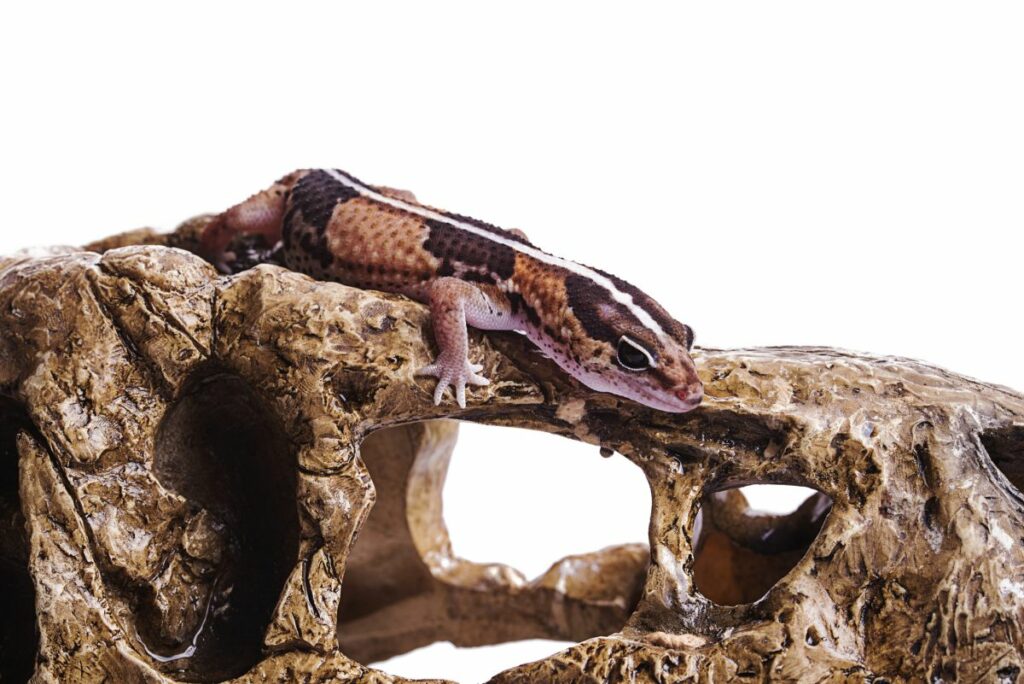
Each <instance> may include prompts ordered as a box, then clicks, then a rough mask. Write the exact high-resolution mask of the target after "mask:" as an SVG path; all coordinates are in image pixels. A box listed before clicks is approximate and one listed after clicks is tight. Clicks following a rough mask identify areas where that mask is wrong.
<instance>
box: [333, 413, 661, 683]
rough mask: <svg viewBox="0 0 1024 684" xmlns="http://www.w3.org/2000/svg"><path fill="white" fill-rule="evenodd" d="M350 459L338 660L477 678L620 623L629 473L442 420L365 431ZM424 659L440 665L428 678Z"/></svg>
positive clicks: (637, 569) (532, 439)
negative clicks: (363, 489) (366, 478)
mask: <svg viewBox="0 0 1024 684" xmlns="http://www.w3.org/2000/svg"><path fill="white" fill-rule="evenodd" d="M456 438H457V439H458V442H457V445H456ZM453 451H454V452H455V453H456V454H457V455H456V456H455V458H454V462H453V463H450V460H451V458H452V453H453ZM360 456H361V458H362V461H363V463H364V464H365V465H366V467H367V469H368V471H369V473H370V476H371V478H372V480H373V483H374V488H375V490H376V502H375V504H374V507H373V509H372V511H371V512H370V515H369V516H368V518H367V520H366V522H365V523H364V524H363V526H362V528H361V529H360V532H359V537H358V539H357V541H356V544H355V546H354V547H353V549H352V552H351V554H350V556H349V559H348V563H347V565H346V568H345V579H344V582H343V584H342V596H341V608H340V611H339V641H340V643H341V647H342V650H343V651H344V652H345V653H346V654H347V655H349V656H350V657H352V658H354V659H355V660H357V661H359V662H361V663H364V664H367V665H369V664H374V663H377V665H375V667H376V666H379V667H381V668H382V669H384V670H385V671H388V672H391V673H393V674H399V673H400V674H403V675H404V674H409V675H410V676H415V677H425V676H431V677H442V676H443V677H446V678H451V679H455V680H458V681H483V680H486V679H487V678H488V677H490V676H491V675H493V674H495V673H497V672H498V671H499V670H501V669H504V667H503V666H501V665H500V663H504V662H508V664H509V665H515V664H520V663H523V662H528V661H530V660H534V659H536V658H539V657H543V656H547V655H550V654H552V653H554V652H557V651H558V650H560V649H561V648H563V647H564V646H565V645H567V644H571V643H575V642H577V641H582V640H584V639H587V638H591V637H594V636H599V635H602V634H610V633H612V632H615V631H618V630H619V629H620V628H621V627H622V625H623V624H625V622H626V620H627V618H628V617H629V615H630V613H631V612H632V610H633V607H634V606H635V604H636V601H637V600H638V599H639V595H640V591H641V588H642V586H643V581H644V578H645V576H646V568H647V564H648V559H649V556H650V552H649V550H648V548H647V545H646V543H645V542H646V538H647V527H648V519H649V516H650V505H651V504H650V492H649V489H648V486H647V481H646V478H645V477H644V475H643V473H642V471H641V470H640V469H639V468H637V467H636V466H635V465H633V464H632V463H630V462H628V461H626V460H625V459H624V458H623V457H622V456H612V457H607V458H602V456H601V454H600V453H599V448H598V447H597V446H593V445H591V446H586V445H582V444H580V443H578V442H575V441H573V440H570V439H566V438H561V437H557V436H552V435H550V434H546V433H541V432H534V431H528V430H522V429H512V428H502V427H493V426H481V425H475V424H468V423H462V424H459V423H455V422H453V421H431V422H425V423H418V424H414V425H405V426H400V427H394V428H388V429H383V430H379V431H377V432H375V433H373V434H372V435H370V436H369V437H368V438H367V439H365V440H364V441H363V443H362V445H361V447H360ZM583 483H586V484H585V485H584V484H583ZM450 532H451V537H450V536H449V533H450ZM452 537H454V539H452ZM574 554H578V555H574ZM527 575H533V576H535V577H537V579H535V580H532V581H531V580H529V579H527ZM445 642H449V643H445ZM453 644H454V646H453ZM484 646H486V648H483V649H482V648H480V647H484ZM417 649H418V650H417ZM439 652H443V653H444V654H445V655H444V660H445V661H446V663H447V666H446V668H445V671H444V672H438V671H436V670H435V671H427V670H426V667H427V665H426V664H427V663H429V662H430V660H429V658H430V657H433V656H431V654H435V656H436V654H437V653H439ZM403 654H404V655H403ZM396 656H399V657H398V658H396ZM435 662H436V661H435ZM487 664H489V667H485V666H486V665H487ZM392 665H394V669H391V668H392ZM421 666H423V667H421ZM479 668H484V669H486V672H485V673H484V674H485V675H486V676H481V674H480V673H481V672H483V670H482V669H479Z"/></svg>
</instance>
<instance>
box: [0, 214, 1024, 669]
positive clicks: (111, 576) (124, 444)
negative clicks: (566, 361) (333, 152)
mask: <svg viewBox="0 0 1024 684" xmlns="http://www.w3.org/2000/svg"><path fill="white" fill-rule="evenodd" d="M203 221H204V219H202V218H200V219H197V220H195V221H193V222H192V223H191V224H189V225H186V226H184V227H183V228H182V229H180V230H179V231H178V232H177V233H175V234H172V235H171V236H162V235H157V234H155V233H153V232H151V231H140V232H136V233H132V234H129V235H125V236H118V237H116V238H112V239H110V240H108V241H104V242H100V243H96V244H94V245H91V246H90V249H91V250H95V251H92V252H89V251H74V250H63V251H61V250H55V253H54V255H52V256H31V257H29V256H22V257H11V258H7V259H4V260H0V397H2V399H0V592H2V595H3V596H4V601H3V609H2V611H0V681H4V682H7V681H24V680H26V679H28V678H29V677H32V678H33V679H34V681H38V682H79V681H82V682H104V681H106V682H170V681H223V680H233V681H238V682H270V681H273V682H286V681H304V682H327V681H358V682H391V681H401V680H400V678H397V677H392V676H390V675H387V674H386V673H383V672H380V671H376V670H373V669H370V668H368V667H366V666H365V665H364V664H361V663H369V662H372V661H374V660H376V659H381V658H385V657H388V656H390V655H394V654H397V653H402V652H405V651H408V650H410V649H412V648H415V647H417V646H420V645H423V644H428V643H431V642H433V641H436V640H451V641H453V642H455V643H457V644H467V645H468V644H486V643H497V642H501V641H506V640H510V639H520V638H533V637H545V638H557V639H566V640H572V641H578V642H579V643H578V644H577V645H575V646H572V647H570V648H568V649H567V650H565V651H562V652H561V653H558V654H556V655H553V656H551V657H550V658H548V659H546V660H544V661H540V662H536V663H531V664H524V665H522V666H520V667H517V668H514V669H512V670H510V671H506V672H503V673H500V674H496V675H495V678H494V680H493V681H495V682H619V681H630V682H719V681H740V682H749V681H766V680H773V681H815V682H818V681H835V682H839V681H883V679H884V680H888V681H931V682H939V681H942V682H953V681H957V682H974V681H1004V682H1014V681H1024V675H1022V674H1021V671H1022V668H1024V633H1022V624H1024V497H1022V494H1021V491H1020V490H1021V488H1022V487H1024V397H1022V396H1021V395H1019V394H1017V393H1015V392H1011V391H1009V390H1006V389H1004V388H1001V387H996V386H993V385H987V384H983V383H979V382H975V381H973V380H969V379H966V378H963V377H960V376H957V375H954V374H952V373H948V372H945V371H942V370H939V369H936V368H932V367H929V366H926V365H923V364H920V363H916V362H912V361H907V360H903V359H894V358H872V357H866V356H860V355H855V354H850V353H846V352H841V351H837V350H832V349H796V348H774V349H756V350H733V351H716V350H703V351H702V352H700V353H699V354H698V356H697V358H698V365H699V367H700V368H701V373H702V377H703V379H704V381H705V383H706V389H707V395H708V398H707V400H706V402H705V404H704V405H703V406H702V407H701V408H700V409H699V410H697V411H695V412H693V413H690V414H686V415H669V414H665V413H659V412H656V411H652V410H648V409H645V408H643V407H640V406H637V405H635V404H631V403H629V402H626V401H624V400H620V399H617V398H615V397H612V396H608V395H600V394H595V393H592V392H590V391H588V390H586V389H585V388H582V387H580V386H579V385H578V384H576V383H575V382H573V381H571V380H570V379H567V378H566V377H564V376H563V375H562V374H561V373H560V372H559V371H558V370H557V369H556V368H555V367H554V366H553V365H552V364H550V363H548V362H547V361H545V360H544V359H543V358H542V357H540V356H539V355H538V354H537V353H536V352H535V351H534V350H533V349H532V348H531V347H530V346H529V344H528V343H527V342H526V341H525V340H524V339H522V338H519V337H517V336H516V335H512V334H491V335H481V334H478V333H474V334H473V335H472V347H471V356H472V358H473V359H474V360H475V361H481V362H483V364H484V369H485V372H486V374H487V375H488V376H489V377H490V378H491V379H492V384H491V385H490V386H488V387H486V388H478V389H474V390H473V391H472V392H471V393H470V402H469V407H468V408H467V409H466V410H464V411H459V410H458V409H457V408H456V407H454V404H452V403H448V404H446V405H443V406H441V407H435V406H433V404H432V403H431V391H432V388H433V380H430V379H426V378H417V377H415V376H414V370H415V369H416V368H418V367H420V366H422V365H424V364H426V363H427V362H428V361H429V360H430V359H431V357H432V355H433V351H432V344H431V341H430V340H431V335H430V326H429V321H428V316H427V313H426V311H425V309H424V307H422V306H420V305H419V304H416V303H413V302H410V301H408V300H405V299H403V298H401V297H395V296H389V295H383V294H379V293H373V292H365V291H360V290H354V289H350V288H346V287H343V286H340V285H336V284H325V283H318V282H315V281H313V280H311V279H309V278H307V277H304V276H301V275H298V274H295V273H290V272H288V271H285V270H283V269H280V268H276V267H271V266H261V267H258V268H255V269H253V270H250V271H246V272H244V273H241V274H239V275H237V276H233V277H219V276H218V275H217V274H216V273H215V272H214V269H213V268H212V267H211V266H209V265H208V264H206V263H205V262H203V261H202V260H201V259H199V258H198V257H196V256H194V255H192V254H190V253H189V252H188V251H185V250H187V249H189V248H191V247H192V246H194V242H193V236H194V235H195V230H196V229H197V228H199V227H201V226H202V224H203ZM144 242H149V243H157V244H150V245H141V244H137V243H144ZM168 245H169V246H168ZM172 247H180V248H184V249H174V248H172ZM98 252H104V253H103V254H100V253H98ZM442 418H458V419H461V420H471V421H478V422H484V423H490V424H496V425H511V426H519V427H524V428H529V429H535V430H544V431H547V432H550V433H554V434H558V435H562V436H565V437H567V438H573V439H579V440H584V441H586V442H590V443H593V444H595V445H598V444H600V445H602V446H605V447H608V448H611V449H614V450H616V451H618V452H620V453H622V454H624V455H625V456H626V457H627V458H629V459H630V460H631V461H632V462H633V463H635V464H636V466H637V467H638V468H640V469H641V470H642V471H643V472H644V474H645V475H646V476H647V478H648V480H649V482H650V487H651V492H652V494H653V510H652V514H651V524H650V543H651V548H650V549H649V550H648V548H647V547H644V546H624V547H615V548H609V549H604V550H595V552H594V553H592V554H589V555H585V556H576V557H570V558H566V559H564V560H563V561H560V562H559V563H557V564H555V566H553V567H552V568H551V569H550V570H549V571H548V572H547V573H546V574H544V575H543V576H542V577H540V578H538V579H535V580H533V581H528V580H526V579H525V578H523V577H522V576H521V575H520V574H519V573H518V572H517V571H516V570H514V569H512V568H508V567H504V566H498V565H492V566H485V565H480V564H476V563H471V562H468V561H465V560H462V559H459V558H457V557H455V556H454V555H453V553H452V549H451V544H450V542H449V540H448V536H447V533H446V530H445V526H444V520H443V517H442V511H441V487H442V485H443V482H444V477H445V471H446V468H447V463H448V458H449V456H450V454H451V450H452V447H453V445H454V443H455V439H456V435H457V423H455V422H452V421H447V420H438V419H442ZM543 476H544V474H543V473H538V474H537V477H543ZM758 482H771V483H791V484H800V485H804V486H808V487H811V488H814V489H816V490H817V491H818V492H819V494H818V495H816V496H814V497H812V498H811V499H809V500H808V502H807V503H805V504H804V506H802V507H801V508H800V509H799V510H797V511H796V512H794V513H792V514H790V515H788V516H770V515H764V514H757V513H754V512H751V511H749V510H748V508H747V505H746V502H745V500H744V499H743V497H742V495H741V494H740V493H739V492H737V491H734V490H732V489H731V488H734V487H736V486H738V485H742V484H749V483H758ZM480 486H481V487H488V486H494V484H493V483H480ZM522 505H523V506H524V507H525V506H529V505H530V497H529V495H528V493H527V492H524V493H523V504H522ZM357 536H358V543H355V542H356V540H357ZM33 673H34V674H33Z"/></svg>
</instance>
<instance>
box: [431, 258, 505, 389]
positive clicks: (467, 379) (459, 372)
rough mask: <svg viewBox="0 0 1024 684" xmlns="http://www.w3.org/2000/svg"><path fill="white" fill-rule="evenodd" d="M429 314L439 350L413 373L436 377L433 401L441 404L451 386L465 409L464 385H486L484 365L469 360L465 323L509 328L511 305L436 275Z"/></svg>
mask: <svg viewBox="0 0 1024 684" xmlns="http://www.w3.org/2000/svg"><path fill="white" fill-rule="evenodd" d="M429 295H430V317H431V321H432V322H433V325H434V340H435V341H436V342H437V346H438V349H439V350H440V353H439V354H438V356H437V358H436V359H435V360H434V363H432V364H430V365H427V366H424V367H423V368H420V369H419V370H418V371H416V375H430V376H433V377H435V378H437V387H435V388H434V404H435V405H436V404H440V403H441V399H442V397H444V391H445V390H446V389H447V388H448V387H449V386H451V387H452V389H453V390H454V391H455V401H456V402H457V403H458V405H459V407H460V408H466V385H476V386H483V385H489V384H490V380H488V379H487V378H485V377H483V376H482V375H480V374H479V373H480V371H481V370H483V365H481V364H477V363H470V361H469V333H468V332H467V330H466V325H467V324H468V325H472V326H473V327H474V328H480V329H483V330H512V329H514V327H515V325H514V323H513V320H512V312H511V307H509V306H508V305H507V303H505V302H504V301H503V299H502V298H499V297H497V296H488V295H487V294H485V293H484V292H483V291H482V290H481V288H480V287H478V286H476V285H473V284H471V283H467V282H466V281H464V280H459V279H458V278H438V279H437V280H436V281H434V282H433V283H432V284H431V285H430V291H429Z"/></svg>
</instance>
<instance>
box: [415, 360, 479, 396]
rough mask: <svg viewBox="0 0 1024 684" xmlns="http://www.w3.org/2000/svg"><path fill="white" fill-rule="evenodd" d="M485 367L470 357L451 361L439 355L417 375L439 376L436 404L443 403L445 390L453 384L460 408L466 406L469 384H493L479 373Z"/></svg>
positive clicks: (435, 392) (435, 391) (417, 372)
mask: <svg viewBox="0 0 1024 684" xmlns="http://www.w3.org/2000/svg"><path fill="white" fill-rule="evenodd" d="M483 368H484V367H483V365H482V364H479V363H470V362H469V359H462V360H460V361H455V362H451V361H448V360H446V359H444V358H443V357H438V359H437V361H435V362H434V363H432V364H430V365H429V366H424V367H423V368H420V369H419V370H418V371H416V375H431V376H433V377H435V378H437V387H436V388H435V389H434V405H435V406H437V405H438V404H440V403H441V398H442V397H443V396H444V391H445V390H446V389H447V388H448V386H449V385H451V386H452V387H453V388H454V389H455V401H456V402H458V404H459V408H466V385H467V384H468V385H478V386H483V385H489V384H491V381H490V380H488V379H487V378H485V377H484V376H482V375H478V373H479V372H480V371H482V370H483Z"/></svg>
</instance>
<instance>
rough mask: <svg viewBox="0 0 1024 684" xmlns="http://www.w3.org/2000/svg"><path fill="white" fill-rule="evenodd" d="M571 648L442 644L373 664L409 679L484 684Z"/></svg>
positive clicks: (537, 643)
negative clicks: (506, 671)
mask: <svg viewBox="0 0 1024 684" xmlns="http://www.w3.org/2000/svg"><path fill="white" fill-rule="evenodd" d="M572 645H574V644H573V642H571V641H548V640H546V639H528V640H524V641H513V642H509V643H505V644H498V645H496V646H476V647H474V648H459V647H458V646H454V645H452V644H451V643H448V642H443V643H437V644H431V645H430V646H424V647H423V648H418V649H416V650H415V651H411V652H409V653H404V654H402V655H400V656H395V657H394V658H390V659H388V660H385V661H382V662H378V663H374V665H373V666H374V667H375V668H378V669H380V670H383V671H385V672H387V673H388V674H392V675H398V676H399V677H407V678H409V679H423V678H430V679H439V680H452V681H456V682H486V681H488V680H490V679H491V677H493V676H494V675H496V674H498V673H499V672H503V671H505V670H508V669H511V668H513V667H516V666H517V665H522V664H523V663H530V662H533V661H535V660H541V659H543V658H547V657H548V656H551V655H554V654H555V653H558V652H559V651H561V650H563V649H565V648H568V647H569V646H572ZM438 663H443V665H438Z"/></svg>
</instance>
